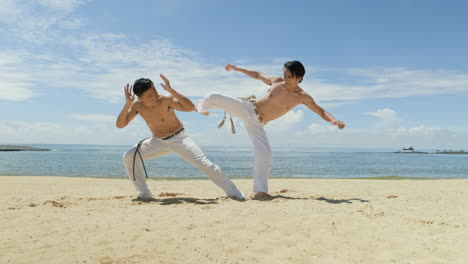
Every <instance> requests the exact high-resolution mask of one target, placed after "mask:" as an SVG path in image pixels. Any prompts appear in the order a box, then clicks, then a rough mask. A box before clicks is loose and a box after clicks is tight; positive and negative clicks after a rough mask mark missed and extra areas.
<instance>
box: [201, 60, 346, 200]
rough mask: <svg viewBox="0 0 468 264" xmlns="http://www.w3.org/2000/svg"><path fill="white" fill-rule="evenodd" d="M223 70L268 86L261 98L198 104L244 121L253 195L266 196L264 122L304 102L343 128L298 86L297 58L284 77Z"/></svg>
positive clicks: (213, 97) (215, 97)
mask: <svg viewBox="0 0 468 264" xmlns="http://www.w3.org/2000/svg"><path fill="white" fill-rule="evenodd" d="M226 70H227V71H231V70H233V71H238V72H241V73H243V74H246V75H247V76H249V77H252V78H254V79H257V80H261V81H263V82H264V83H265V84H267V85H270V86H271V87H270V89H269V90H268V91H267V94H266V95H265V96H264V97H262V98H260V99H256V100H255V99H252V100H245V99H241V100H237V99H234V98H230V97H226V96H223V95H220V94H210V95H209V96H207V97H206V98H205V99H203V100H202V101H201V102H200V103H199V104H198V106H197V110H198V112H200V113H202V114H205V115H208V114H209V111H210V110H211V109H214V108H221V109H224V110H225V111H226V112H229V113H231V114H232V115H234V116H237V117H238V118H240V119H241V120H242V121H243V123H244V125H245V128H246V129H247V132H248V134H249V137H250V140H251V141H252V144H253V146H254V154H255V164H254V184H253V191H254V192H255V196H256V197H262V196H268V177H269V176H270V174H271V168H272V165H273V161H272V158H271V149H270V145H269V143H268V139H267V137H266V134H265V130H264V129H263V126H264V125H265V124H266V123H267V122H269V121H272V120H275V119H277V118H278V117H280V116H282V115H284V114H286V113H287V112H289V111H290V110H291V109H292V108H294V107H295V106H297V105H299V104H305V105H306V106H307V107H308V108H309V109H310V110H312V111H314V112H315V113H317V114H318V115H319V116H320V117H322V118H323V119H324V120H325V121H328V122H330V123H332V125H336V126H337V127H338V128H339V129H343V128H344V127H345V124H344V123H343V122H342V121H340V120H336V119H335V118H334V117H333V116H332V115H331V114H330V113H328V112H326V111H325V110H323V109H322V108H321V107H320V106H318V105H317V104H316V103H315V101H314V99H313V98H312V96H310V95H309V94H307V93H306V92H305V91H304V90H302V89H301V87H299V83H300V82H301V81H302V79H303V77H304V74H305V69H304V66H303V65H302V64H301V63H300V62H299V61H289V62H286V63H285V64H284V68H283V78H280V77H278V76H270V75H265V74H263V73H261V72H257V71H249V70H246V69H242V68H239V67H236V66H234V65H231V64H228V65H227V66H226Z"/></svg>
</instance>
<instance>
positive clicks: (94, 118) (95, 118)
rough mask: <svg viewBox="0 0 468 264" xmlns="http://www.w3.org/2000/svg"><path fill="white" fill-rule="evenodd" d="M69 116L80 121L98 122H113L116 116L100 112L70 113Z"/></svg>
mask: <svg viewBox="0 0 468 264" xmlns="http://www.w3.org/2000/svg"><path fill="white" fill-rule="evenodd" d="M70 118H72V119H76V120H81V121H91V122H98V123H115V121H116V117H115V116H111V115H101V114H88V115H84V114H72V115H70Z"/></svg>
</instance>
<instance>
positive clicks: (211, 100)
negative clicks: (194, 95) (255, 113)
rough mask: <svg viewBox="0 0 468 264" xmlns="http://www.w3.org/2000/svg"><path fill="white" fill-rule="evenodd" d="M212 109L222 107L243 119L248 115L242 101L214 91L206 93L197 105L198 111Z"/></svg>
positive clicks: (203, 111)
mask: <svg viewBox="0 0 468 264" xmlns="http://www.w3.org/2000/svg"><path fill="white" fill-rule="evenodd" d="M212 109H223V110H224V111H226V112H229V113H230V114H232V115H234V116H236V117H238V118H240V119H243V118H244V117H246V115H248V111H247V110H246V108H245V105H244V102H242V101H240V100H237V99H235V98H232V97H228V96H224V95H221V94H216V93H212V94H210V95H208V96H207V97H205V98H204V99H202V100H201V101H200V102H199V103H198V105H197V111H198V112H200V113H206V112H209V111H211V110H212Z"/></svg>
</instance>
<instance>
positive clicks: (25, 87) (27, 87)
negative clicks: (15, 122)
mask: <svg viewBox="0 0 468 264" xmlns="http://www.w3.org/2000/svg"><path fill="white" fill-rule="evenodd" d="M22 63H23V62H22V59H21V58H20V57H19V56H17V55H16V54H13V53H3V52H0V101H1V100H4V101H24V100H28V99H29V98H31V97H32V96H34V92H33V90H32V88H33V87H34V83H33V82H31V80H30V78H29V77H30V76H29V74H27V73H25V72H23V71H21V68H18V67H17V65H21V64H22Z"/></svg>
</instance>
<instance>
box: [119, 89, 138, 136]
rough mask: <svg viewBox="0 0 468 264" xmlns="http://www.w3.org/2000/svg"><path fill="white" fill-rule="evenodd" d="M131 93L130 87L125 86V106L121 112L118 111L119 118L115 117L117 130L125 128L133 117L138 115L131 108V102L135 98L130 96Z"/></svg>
mask: <svg viewBox="0 0 468 264" xmlns="http://www.w3.org/2000/svg"><path fill="white" fill-rule="evenodd" d="M131 91H132V86H131V85H129V84H127V85H126V86H124V93H125V105H124V107H123V109H122V111H120V114H119V116H118V117H117V122H116V124H115V125H116V126H117V127H118V128H124V127H125V126H127V125H128V123H130V121H132V120H133V118H135V116H136V115H137V114H138V113H137V111H135V110H134V109H133V107H132V105H133V100H134V99H135V97H134V96H133V95H132V92H131Z"/></svg>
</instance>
